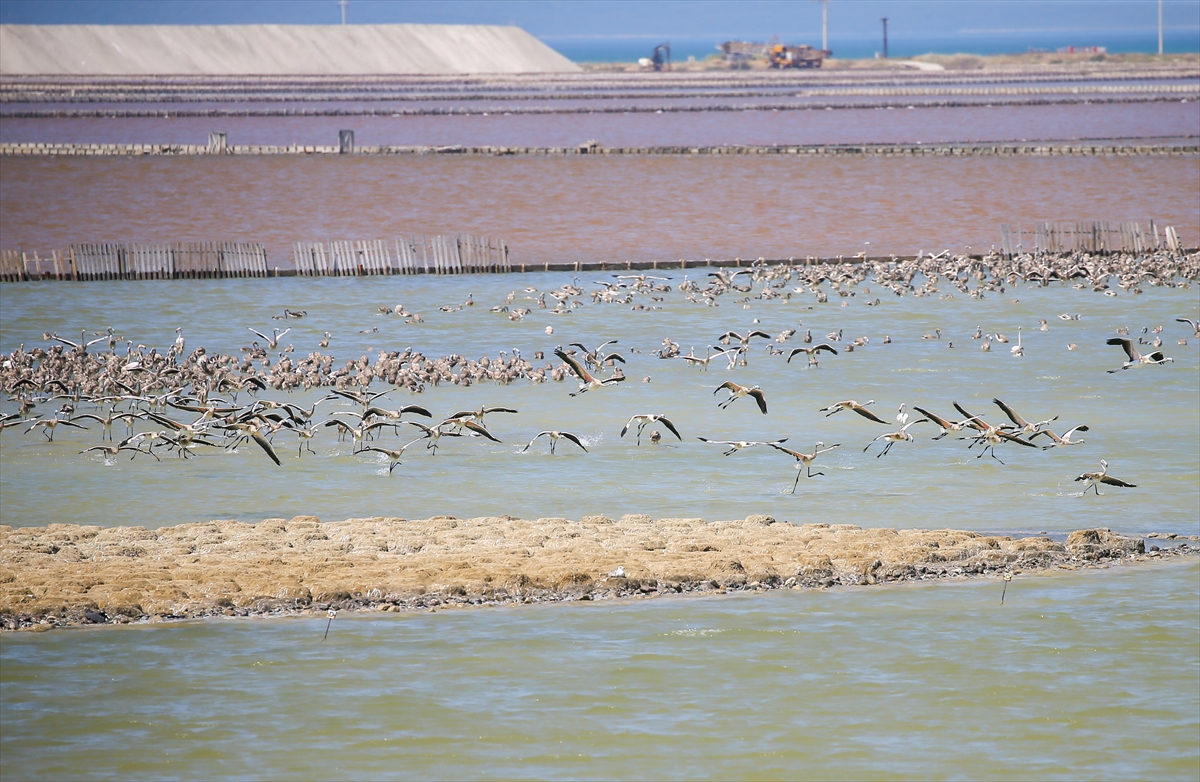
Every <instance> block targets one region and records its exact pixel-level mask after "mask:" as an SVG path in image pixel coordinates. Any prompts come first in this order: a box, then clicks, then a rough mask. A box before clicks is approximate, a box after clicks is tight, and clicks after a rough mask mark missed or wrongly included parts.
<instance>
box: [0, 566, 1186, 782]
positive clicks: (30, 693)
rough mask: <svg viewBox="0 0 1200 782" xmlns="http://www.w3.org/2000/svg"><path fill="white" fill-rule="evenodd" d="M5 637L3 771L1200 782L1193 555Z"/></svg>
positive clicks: (24, 775) (46, 774)
mask: <svg viewBox="0 0 1200 782" xmlns="http://www.w3.org/2000/svg"><path fill="white" fill-rule="evenodd" d="M1000 590H1001V583H999V582H997V581H970V582H962V581H960V582H950V583H939V584H908V585H900V586H881V587H864V588H848V589H834V590H829V591H804V592H799V591H780V592H773V593H767V594H750V595H741V596H727V597H706V598H696V599H690V598H676V599H671V598H669V599H656V600H639V601H630V602H600V603H576V604H573V605H554V606H526V607H518V608H501V609H485V610H467V611H447V612H438V613H426V614H410V615H392V614H389V615H382V614H373V615H369V616H368V615H357V616H348V615H341V616H339V617H338V618H336V619H335V620H334V621H333V623H332V628H331V630H330V633H329V637H328V639H327V640H325V641H322V632H323V631H324V629H325V624H326V619H325V617H324V616H318V617H314V618H312V619H281V620H272V621H263V620H255V619H225V620H220V619H219V620H214V621H206V622H187V623H181V624H178V625H142V626H126V627H119V628H103V629H96V630H88V629H76V630H68V631H55V632H52V633H45V634H16V635H13V634H8V635H5V636H3V637H2V638H0V663H2V664H0V709H2V711H0V717H2V720H3V731H2V732H0V774H2V775H3V777H4V778H5V779H65V778H75V779H80V778H88V779H197V778H213V779H217V778H239V779H302V778H328V779H451V778H525V779H562V778H577V779H613V778H620V779H914V780H915V779H1013V778H1024V779H1084V778H1086V779H1195V778H1196V777H1197V775H1198V774H1200V741H1198V739H1200V709H1198V706H1200V612H1198V611H1197V608H1198V606H1200V564H1198V563H1197V562H1196V561H1195V560H1194V559H1188V560H1184V561H1179V562H1174V563H1169V564H1155V565H1140V566H1124V567H1115V568H1112V569H1109V570H1094V571H1084V572H1077V573H1055V574H1049V575H1037V576H1029V577H1023V576H1018V577H1017V578H1016V579H1014V580H1013V582H1012V583H1011V584H1009V586H1008V590H1007V594H1006V596H1005V602H1004V605H1001V604H1000Z"/></svg>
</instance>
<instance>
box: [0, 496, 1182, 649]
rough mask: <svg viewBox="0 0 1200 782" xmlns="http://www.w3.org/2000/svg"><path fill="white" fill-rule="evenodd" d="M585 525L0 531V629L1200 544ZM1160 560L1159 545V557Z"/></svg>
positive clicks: (755, 523) (660, 590) (448, 521)
mask: <svg viewBox="0 0 1200 782" xmlns="http://www.w3.org/2000/svg"><path fill="white" fill-rule="evenodd" d="M1148 537H1150V538H1152V539H1151V540H1150V544H1147V543H1146V541H1145V540H1143V539H1141V538H1130V537H1125V536H1122V535H1119V534H1116V533H1113V532H1110V531H1109V530H1106V529H1098V530H1080V531H1076V532H1072V533H1071V534H1070V535H1069V536H1068V537H1067V539H1066V541H1065V542H1058V541H1055V540H1052V539H1051V538H1049V537H1045V536H1039V537H1026V538H1013V537H1010V536H1001V535H982V534H978V533H974V532H967V531H961V530H895V529H862V528H860V527H858V526H855V525H850V524H832V525H831V524H805V525H794V524H790V523H780V522H776V520H775V519H773V518H771V517H769V516H750V517H748V518H746V519H742V520H737V521H717V522H711V523H710V522H706V521H704V520H703V519H651V518H650V517H649V516H640V515H634V516H624V517H622V518H621V519H620V520H614V519H610V518H606V517H603V516H585V517H583V518H582V519H580V520H579V521H572V520H568V519H562V518H544V519H537V520H523V519H515V518H512V517H507V516H502V517H490V518H476V519H454V518H451V517H434V518H431V519H425V520H421V521H408V520H405V519H398V518H382V517H375V518H369V519H349V520H346V521H341V522H333V523H321V522H320V521H319V520H318V519H317V518H315V517H312V516H297V517H296V518H293V519H291V520H286V519H266V520H264V521H262V522H259V523H257V524H247V523H243V522H239V521H212V522H205V523H197V524H182V525H179V526H176V527H164V528H161V529H157V530H148V529H146V528H144V527H111V528H105V527H98V526H79V525H74V524H52V525H50V526H49V527H21V528H17V529H13V528H12V527H8V526H0V625H2V627H3V629H6V630H13V629H19V628H37V629H43V628H44V629H49V628H50V627H53V626H56V625H71V624H89V623H108V622H130V621H138V620H141V621H161V620H164V619H182V618H196V617H204V616H215V615H222V614H223V615H241V616H245V615H250V614H260V615H262V614H289V613H298V612H304V611H311V610H321V611H324V610H326V609H329V608H335V609H339V610H354V609H367V610H384V611H391V610H414V609H429V608H435V607H439V606H455V605H496V604H503V603H514V602H536V601H556V600H596V599H605V598H612V597H622V596H632V595H646V596H652V595H663V594H670V593H684V592H714V591H717V592H719V591H729V590H746V589H751V590H753V589H771V588H780V587H783V588H821V587H831V586H835V585H869V584H878V583H887V582H896V581H909V580H920V579H939V578H955V577H971V576H985V575H989V574H990V575H993V576H997V575H999V574H1003V573H1020V572H1030V571H1036V570H1045V569H1052V568H1067V569H1073V568H1078V567H1088V566H1098V565H1104V564H1108V563H1112V562H1117V561H1122V560H1125V561H1128V560H1143V559H1148V558H1162V557H1166V556H1173V555H1179V554H1195V553H1197V552H1198V551H1200V547H1198V542H1200V538H1197V537H1195V536H1193V537H1191V538H1188V539H1182V538H1181V539H1171V538H1173V536H1163V537H1162V538H1158V537H1156V536H1153V535H1152V536H1148ZM1155 544H1157V545H1155Z"/></svg>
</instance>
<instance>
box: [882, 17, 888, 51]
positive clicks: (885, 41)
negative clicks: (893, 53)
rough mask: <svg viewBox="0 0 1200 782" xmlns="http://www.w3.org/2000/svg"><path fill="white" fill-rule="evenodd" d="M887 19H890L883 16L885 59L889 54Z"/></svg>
mask: <svg viewBox="0 0 1200 782" xmlns="http://www.w3.org/2000/svg"><path fill="white" fill-rule="evenodd" d="M887 20H888V18H887V17H886V16H885V17H883V59H885V60H886V59H887V58H888V55H887Z"/></svg>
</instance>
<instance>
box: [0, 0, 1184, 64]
mask: <svg viewBox="0 0 1200 782" xmlns="http://www.w3.org/2000/svg"><path fill="white" fill-rule="evenodd" d="M340 14H341V10H340V8H339V6H338V4H337V2H336V0H169V1H167V2H163V0H0V22H3V23H8V24H264V23H270V24H337V23H339V22H340V18H341V17H340ZM1157 14H1158V3H1157V0H831V2H830V5H829V35H830V46H831V48H834V49H835V50H836V49H837V48H839V47H838V45H839V44H840V46H841V47H842V48H843V51H846V47H848V46H849V45H850V43H851V42H857V44H856V47H857V48H863V47H866V48H870V47H871V46H875V48H878V46H877V44H876V39H878V38H880V37H881V33H880V29H881V23H880V19H881V17H884V16H886V17H888V18H889V39H890V41H891V43H892V46H893V47H900V48H901V49H903V48H904V47H905V46H906V44H907V45H908V46H909V47H910V48H912V47H915V48H916V49H919V50H924V49H922V47H925V46H927V48H928V50H930V51H932V50H935V49H936V50H939V51H980V50H981V49H988V50H989V51H996V50H997V49H996V47H997V46H999V47H1000V49H999V50H1008V51H1024V50H1025V49H1026V48H1028V47H1035V46H1037V47H1041V46H1046V47H1050V48H1053V47H1054V46H1056V45H1067V44H1073V45H1076V46H1084V45H1093V44H1105V43H1107V44H1109V46H1110V49H1114V46H1113V44H1114V43H1115V44H1116V47H1115V49H1114V50H1120V49H1121V48H1122V46H1121V44H1120V41H1132V40H1135V39H1136V40H1137V41H1138V42H1139V43H1138V44H1137V46H1136V47H1125V48H1126V50H1129V49H1130V48H1142V49H1144V47H1145V46H1148V45H1151V44H1148V43H1146V42H1147V41H1150V42H1156V38H1157V31H1156V25H1157ZM1163 16H1164V25H1165V27H1166V29H1167V34H1168V37H1169V38H1170V43H1169V45H1168V50H1169V51H1170V50H1174V51H1196V50H1200V0H1166V1H1165V2H1164V3H1163ZM347 18H348V21H349V22H350V23H351V24H384V23H429V24H514V25H518V26H520V27H522V28H524V29H525V30H527V31H528V32H530V33H532V34H533V35H536V36H538V37H539V38H542V39H544V40H547V42H549V43H551V45H554V46H556V48H559V49H560V50H564V49H569V48H571V47H572V46H573V44H572V43H571V41H582V42H589V41H590V42H591V43H592V44H594V43H595V42H596V41H603V40H604V39H606V38H622V39H626V41H627V42H628V39H635V40H636V39H646V40H647V41H649V40H651V39H654V41H653V42H654V43H657V42H658V41H659V40H670V39H674V40H673V43H674V41H679V46H683V47H685V48H686V44H685V43H684V42H685V41H686V40H687V39H697V45H700V41H701V40H703V41H708V40H710V39H712V40H726V39H729V38H746V39H763V38H766V37H768V36H771V35H777V36H779V37H780V38H782V39H784V40H788V41H791V42H800V41H805V42H811V43H819V38H820V24H821V6H820V3H819V2H816V0H741V1H740V2H728V1H726V0H655V1H654V2H648V1H647V0H573V1H572V0H436V1H431V0H349V5H348V6H347ZM985 41H988V42H990V48H989V45H985V43H984V42H985ZM635 45H636V44H635ZM703 45H704V46H708V47H709V49H711V44H707V43H705V44H703ZM650 46H653V43H650ZM850 48H855V47H850ZM894 53H895V52H894ZM568 56H570V55H568ZM857 56H870V53H869V52H867V53H866V54H865V55H857Z"/></svg>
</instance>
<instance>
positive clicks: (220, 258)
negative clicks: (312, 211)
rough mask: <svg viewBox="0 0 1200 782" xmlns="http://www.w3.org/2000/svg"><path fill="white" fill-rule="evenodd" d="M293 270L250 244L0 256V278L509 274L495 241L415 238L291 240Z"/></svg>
mask: <svg viewBox="0 0 1200 782" xmlns="http://www.w3.org/2000/svg"><path fill="white" fill-rule="evenodd" d="M292 261H293V264H294V266H293V268H288V269H279V268H278V267H276V268H275V269H269V268H268V266H267V251H266V248H265V247H264V246H263V245H261V244H257V243H251V242H174V243H168V244H113V243H110V244H73V245H71V246H70V247H68V248H67V249H66V250H65V251H59V250H55V251H53V252H51V253H50V255H48V256H46V255H41V254H39V253H37V252H32V253H28V252H23V251H20V250H13V249H10V250H4V251H3V252H0V281H4V282H19V281H22V280H81V281H87V280H173V279H197V278H226V277H279V276H303V277H321V276H347V275H349V276H362V275H373V274H462V273H472V272H475V273H478V272H492V273H503V272H509V271H513V270H514V269H513V264H512V263H511V261H510V260H509V253H508V244H507V243H506V242H505V241H504V240H503V239H488V238H485V237H477V236H466V235H461V234H456V235H453V236H420V237H415V236H414V237H406V238H403V239H397V240H395V241H391V242H389V241H385V240H381V239H380V240H373V241H355V242H327V243H326V242H296V243H295V244H294V245H293V249H292Z"/></svg>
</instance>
